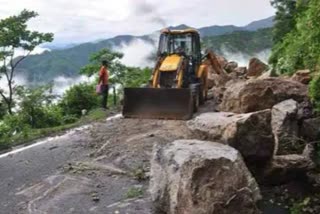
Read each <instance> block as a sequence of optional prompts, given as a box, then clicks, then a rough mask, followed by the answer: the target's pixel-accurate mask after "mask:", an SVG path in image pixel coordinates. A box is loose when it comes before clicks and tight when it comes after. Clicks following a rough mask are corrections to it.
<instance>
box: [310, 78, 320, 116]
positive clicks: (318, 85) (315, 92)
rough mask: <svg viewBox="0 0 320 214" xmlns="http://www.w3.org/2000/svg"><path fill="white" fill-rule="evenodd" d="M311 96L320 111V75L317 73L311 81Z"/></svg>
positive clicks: (319, 111)
mask: <svg viewBox="0 0 320 214" xmlns="http://www.w3.org/2000/svg"><path fill="white" fill-rule="evenodd" d="M310 96H311V98H312V101H313V102H314V104H315V106H316V111H317V112H318V113H320V75H317V76H316V77H315V78H313V80H312V81H311V83H310Z"/></svg>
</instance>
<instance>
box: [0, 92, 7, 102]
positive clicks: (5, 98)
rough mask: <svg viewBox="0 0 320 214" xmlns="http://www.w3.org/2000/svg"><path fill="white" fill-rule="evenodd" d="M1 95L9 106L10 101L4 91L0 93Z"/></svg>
mask: <svg viewBox="0 0 320 214" xmlns="http://www.w3.org/2000/svg"><path fill="white" fill-rule="evenodd" d="M0 95H1V97H2V99H3V100H4V101H5V102H6V103H7V104H8V99H7V97H6V96H5V95H4V93H3V92H2V91H0Z"/></svg>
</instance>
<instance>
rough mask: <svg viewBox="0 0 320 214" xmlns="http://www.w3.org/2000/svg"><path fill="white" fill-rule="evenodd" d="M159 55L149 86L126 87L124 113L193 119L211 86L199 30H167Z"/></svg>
mask: <svg viewBox="0 0 320 214" xmlns="http://www.w3.org/2000/svg"><path fill="white" fill-rule="evenodd" d="M157 56H158V59H157V62H156V65H155V67H154V70H153V74H152V77H151V78H150V83H149V87H148V88H126V89H125V90H124V108H123V115H124V116H125V117H134V118H137V117H138V118H157V119H158V118H159V119H190V118H191V117H192V115H193V113H194V112H195V111H197V109H198V106H199V103H203V100H204V94H205V90H207V89H206V84H205V82H206V78H207V76H206V73H205V72H204V69H200V67H201V48H200V36H199V33H198V31H196V30H194V29H186V30H172V31H171V30H169V29H165V30H163V31H162V32H161V35H160V39H159V47H158V54H157Z"/></svg>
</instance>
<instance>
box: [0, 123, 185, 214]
mask: <svg viewBox="0 0 320 214" xmlns="http://www.w3.org/2000/svg"><path fill="white" fill-rule="evenodd" d="M185 123H186V122H185V121H165V120H137V119H123V118H119V117H115V118H114V119H111V120H110V119H109V120H108V121H103V122H100V123H96V124H92V125H91V126H90V127H89V128H87V129H86V130H82V131H78V132H75V133H73V134H72V135H70V136H68V137H66V138H65V139H63V140H61V142H56V144H54V145H51V146H49V145H47V146H48V149H47V150H46V151H47V152H48V154H50V155H52V154H54V152H57V154H55V155H53V157H52V159H43V161H44V162H48V163H42V164H43V165H42V166H41V169H43V168H45V167H48V168H52V170H50V171H49V172H46V173H39V174H37V172H38V171H39V170H40V171H41V169H40V168H39V170H38V169H37V168H36V167H39V166H36V165H34V168H33V166H32V165H31V166H30V167H31V168H30V169H29V170H30V171H29V172H31V171H32V170H33V173H28V172H26V174H27V175H26V176H23V177H19V176H18V175H17V176H15V175H12V172H9V171H8V172H5V167H3V168H1V167H0V172H1V173H2V172H3V175H5V173H8V175H7V176H4V179H3V180H2V181H1V182H0V185H2V186H3V187H8V190H10V193H9V194H8V195H7V196H6V197H3V198H4V199H3V200H2V202H1V203H2V204H1V209H0V213H3V214H8V213H10V214H11V213H19V214H27V213H28V214H38V213H39V214H40V213H41V214H42V213H48V214H49V213H50V214H61V213H66V214H67V213H77V214H81V213H86V214H87V213H110V214H113V213H118V214H122V213H123V214H127V213H128V214H138V213H139V214H149V213H152V211H151V209H152V208H151V203H150V199H149V195H148V192H147V188H148V174H149V170H150V163H149V161H150V157H151V153H152V148H153V146H154V145H155V144H157V143H160V144H166V143H168V142H172V141H174V140H176V139H184V138H190V137H191V135H190V133H189V131H188V129H187V127H186V125H185ZM75 139H76V140H77V141H75ZM73 141H74V142H73ZM78 142H81V143H78ZM51 143H54V140H53V141H52V142H51ZM64 143H65V144H64ZM68 143H69V144H70V145H71V144H74V145H73V146H76V147H77V149H76V150H75V151H76V152H77V154H75V155H70V156H68V155H66V157H63V158H64V159H61V160H60V161H58V160H57V159H59V158H60V156H58V150H59V149H60V151H59V154H60V153H64V151H68V150H69V149H67V148H64V146H66V145H67V144H68ZM32 150H34V151H32V154H30V158H29V156H26V157H23V159H24V160H23V161H27V162H28V161H29V162H32V161H33V159H34V161H40V162H41V160H42V159H41V158H40V156H39V158H40V159H38V158H37V156H38V155H40V151H39V152H38V151H37V150H36V147H34V148H32ZM28 152H29V153H30V152H31V151H28V150H26V151H23V152H21V153H18V154H14V155H12V156H9V157H6V158H11V159H12V160H10V161H12V162H14V161H13V160H17V159H19V158H22V157H19V156H20V155H22V153H28ZM42 154H43V153H42ZM26 159H29V160H26ZM2 161H5V160H2ZM55 161H56V162H57V164H54V162H55ZM17 162H18V161H17ZM58 162H59V164H58ZM0 163H1V160H0ZM12 167H16V166H15V165H14V166H12ZM12 167H7V168H12ZM17 170H19V168H17ZM30 174H32V175H30ZM10 176H12V178H10ZM12 180H15V181H14V182H13V181H12ZM10 186H11V187H10ZM4 189H5V188H4ZM13 205H14V207H13Z"/></svg>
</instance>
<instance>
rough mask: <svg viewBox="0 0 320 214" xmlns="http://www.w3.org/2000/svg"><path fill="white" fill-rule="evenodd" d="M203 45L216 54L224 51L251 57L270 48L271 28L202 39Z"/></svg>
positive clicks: (222, 53)
mask: <svg viewBox="0 0 320 214" xmlns="http://www.w3.org/2000/svg"><path fill="white" fill-rule="evenodd" d="M203 44H204V46H205V47H206V48H210V49H212V50H214V51H215V52H217V53H218V54H221V55H224V54H225V51H228V52H234V53H243V54H246V55H253V54H255V53H259V52H261V51H264V50H267V49H271V47H272V28H265V29H261V30H258V31H236V32H233V33H230V34H226V35H220V36H209V37H205V38H203Z"/></svg>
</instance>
